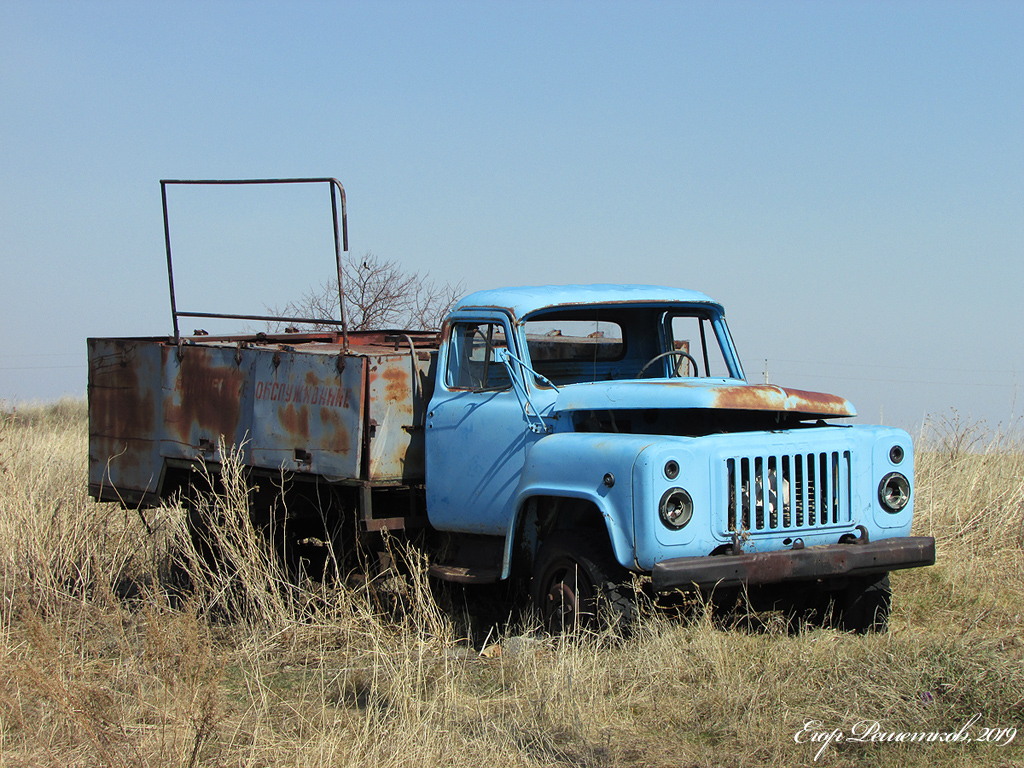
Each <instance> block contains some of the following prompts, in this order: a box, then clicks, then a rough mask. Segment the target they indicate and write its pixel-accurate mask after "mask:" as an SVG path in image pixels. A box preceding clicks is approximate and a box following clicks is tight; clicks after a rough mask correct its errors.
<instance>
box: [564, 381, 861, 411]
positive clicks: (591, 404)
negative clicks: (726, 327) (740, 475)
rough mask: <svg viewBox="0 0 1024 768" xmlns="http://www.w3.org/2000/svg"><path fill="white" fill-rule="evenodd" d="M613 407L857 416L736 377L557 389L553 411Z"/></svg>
mask: <svg viewBox="0 0 1024 768" xmlns="http://www.w3.org/2000/svg"><path fill="white" fill-rule="evenodd" d="M617 408H704V409H719V408H720V409H724V410H738V411H772V412H786V413H798V414H801V415H803V416H806V417H807V418H812V417H815V418H839V417H843V416H856V415H857V411H856V409H855V408H854V407H853V404H852V403H851V402H850V401H849V400H847V399H845V398H843V397H839V396H837V395H830V394H826V393H824V392H807V391H804V390H802V389H788V388H783V387H778V386H775V385H774V384H745V383H743V382H739V381H737V380H735V379H712V380H704V379H680V380H665V379H658V380H650V381H602V382H593V383H589V384H571V385H569V386H565V387H562V388H561V389H560V390H559V392H558V398H557V399H556V400H555V408H554V409H555V410H556V411H586V410H607V409H617Z"/></svg>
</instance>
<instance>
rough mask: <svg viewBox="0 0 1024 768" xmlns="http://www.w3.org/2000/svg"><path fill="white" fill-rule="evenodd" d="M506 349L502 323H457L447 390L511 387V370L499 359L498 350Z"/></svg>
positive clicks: (449, 348)
mask: <svg viewBox="0 0 1024 768" xmlns="http://www.w3.org/2000/svg"><path fill="white" fill-rule="evenodd" d="M507 346H508V342H507V341H506V339H505V328H504V326H502V325H501V324H500V323H487V322H481V323H473V322H471V323H465V322H460V323H456V324H455V326H454V327H453V328H452V335H451V341H450V343H449V345H448V369H447V376H446V382H447V385H448V388H449V389H468V390H471V391H481V390H495V389H507V388H508V387H510V386H511V385H512V382H511V381H510V380H509V377H508V369H507V368H505V365H504V363H502V362H500V361H499V360H498V357H497V350H499V349H505V348H506V347H507Z"/></svg>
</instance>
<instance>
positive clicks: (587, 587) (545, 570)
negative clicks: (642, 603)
mask: <svg viewBox="0 0 1024 768" xmlns="http://www.w3.org/2000/svg"><path fill="white" fill-rule="evenodd" d="M530 593H531V597H532V598H533V604H534V606H536V608H537V612H538V614H539V617H540V620H541V623H542V625H543V626H544V629H546V630H547V631H548V632H551V633H552V634H559V633H565V632H573V631H576V630H578V629H580V628H581V627H582V628H585V629H596V628H599V627H601V626H602V625H611V626H626V625H628V624H630V623H632V622H633V621H634V619H635V618H636V601H635V596H634V595H633V592H632V588H631V586H630V585H629V571H627V570H626V569H625V568H623V567H622V566H621V565H619V564H618V563H617V562H616V561H615V557H614V556H613V555H612V552H611V547H610V546H609V544H608V541H607V539H606V538H605V537H604V536H602V535H600V534H595V533H592V532H588V531H572V532H569V531H558V532H556V533H554V534H552V535H551V536H549V537H548V538H547V539H546V540H545V541H544V543H543V545H541V548H540V551H539V552H538V553H537V558H536V561H535V568H534V576H533V583H532V588H531V590H530Z"/></svg>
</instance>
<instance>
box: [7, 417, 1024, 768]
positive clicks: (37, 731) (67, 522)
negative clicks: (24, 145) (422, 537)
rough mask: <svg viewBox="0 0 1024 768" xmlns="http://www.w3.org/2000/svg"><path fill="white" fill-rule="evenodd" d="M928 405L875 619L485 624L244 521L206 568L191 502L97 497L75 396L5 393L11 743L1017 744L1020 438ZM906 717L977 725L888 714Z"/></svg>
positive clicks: (793, 760)
mask: <svg viewBox="0 0 1024 768" xmlns="http://www.w3.org/2000/svg"><path fill="white" fill-rule="evenodd" d="M939 427H940V428H939V429H938V431H937V432H936V433H935V434H934V436H933V437H932V438H931V439H928V440H923V441H920V444H919V447H918V453H917V457H916V459H917V487H916V494H917V496H916V505H917V520H916V529H917V532H919V533H920V534H927V535H933V536H935V537H936V539H937V542H938V563H937V564H936V565H935V566H934V567H933V568H930V569H921V570H918V571H913V572H901V573H896V574H893V577H892V585H893V591H894V598H893V612H892V617H891V627H890V631H889V632H887V633H884V634H881V635H872V636H853V635H845V634H840V633H837V632H835V631H832V630H822V629H813V630H805V631H802V632H799V633H796V634H791V633H789V632H787V631H786V630H785V627H784V623H783V622H782V621H781V620H776V619H774V618H773V617H771V616H767V617H762V618H763V621H762V622H760V624H761V626H762V628H761V629H760V630H758V631H750V630H739V629H730V628H728V627H722V626H721V625H715V624H714V623H713V622H712V621H711V619H710V618H709V616H708V614H707V612H705V611H701V610H699V609H697V610H694V611H692V612H691V613H689V614H688V615H687V616H686V617H679V616H678V615H668V614H666V613H664V612H662V611H659V610H656V609H653V608H651V609H649V610H647V611H645V612H644V615H643V618H642V620H641V623H640V625H639V627H638V628H637V630H636V631H634V632H633V633H631V634H630V635H629V636H628V637H619V636H614V635H611V634H604V635H599V636H587V637H580V638H572V639H563V640H556V639H552V638H550V637H547V636H544V635H543V634H541V633H538V632H536V631H534V630H532V629H531V628H530V627H529V626H526V627H524V626H522V625H521V624H517V623H515V622H512V623H511V624H505V625H499V626H498V628H497V629H496V630H495V631H494V632H492V634H491V636H490V637H489V639H488V640H487V641H486V642H484V643H476V644H475V645H474V644H470V643H469V642H468V641H466V640H465V639H464V638H465V636H466V634H467V633H468V631H469V629H471V628H472V627H468V626H467V622H471V621H472V619H471V618H467V615H466V614H467V612H466V610H465V608H464V607H463V608H457V609H449V610H447V611H445V610H441V609H440V608H439V607H438V604H437V603H436V602H435V601H434V600H433V599H432V597H431V592H430V589H429V587H428V585H427V584H426V581H425V579H423V578H422V577H419V576H417V572H418V568H417V564H416V563H415V562H412V563H411V570H412V571H413V578H411V579H409V580H405V581H402V582H400V583H397V584H395V585H392V594H394V595H398V596H399V598H400V600H399V601H398V602H399V604H400V605H401V606H402V607H403V610H401V611H396V610H395V609H394V604H395V601H393V600H384V599H383V598H382V593H380V592H377V591H374V592H371V591H369V590H367V589H366V588H363V587H360V586H358V585H349V586H329V587H325V586H322V585H318V584H307V585H303V586H298V587H285V586H283V585H282V583H281V579H280V574H279V573H278V571H277V568H276V565H275V563H274V562H273V560H272V559H270V558H268V557H267V556H266V555H265V554H264V553H263V550H262V549H261V548H260V547H259V546H258V542H256V541H254V540H253V539H252V537H251V536H250V535H249V532H248V531H247V530H246V529H244V528H241V527H239V528H237V529H236V530H234V531H231V532H229V538H228V540H227V544H226V545H225V546H230V547H232V548H235V549H234V550H233V551H235V552H236V554H235V556H234V560H233V561H234V562H236V563H239V566H238V567H239V569H240V570H239V572H238V573H237V574H236V575H235V578H234V579H232V580H230V583H228V580H226V579H224V578H222V577H221V576H219V575H217V574H211V573H209V572H207V571H204V570H203V568H202V567H201V566H200V565H199V564H198V563H197V562H196V561H194V560H189V559H188V558H187V557H185V556H182V555H181V554H175V553H180V552H182V551H186V552H187V550H188V537H187V535H186V531H185V526H184V522H183V513H182V511H181V510H180V509H179V508H174V507H169V508H166V509H160V510H148V511H147V512H146V519H145V521H143V520H142V519H141V518H140V516H139V515H138V514H137V513H135V512H132V511H125V510H123V509H120V508H119V507H117V506H115V505H110V504H95V503H93V502H92V501H91V500H90V499H89V498H88V496H87V494H86V463H87V456H86V453H87V444H86V443H87V436H86V416H85V407H84V404H82V403H79V402H61V403H58V404H56V405H51V406H45V407H35V408H24V409H19V410H18V411H17V412H16V413H12V412H11V411H10V409H8V410H7V411H5V412H4V414H3V415H2V416H0V563H2V571H0V590H2V595H0V600H2V602H0V766H20V765H26V766H27V765H33V766H36V765H54V766H96V765H101V766H135V765H153V766H165V765H169V766H199V765H215V766H271V765H274V766H277V765H280V766H316V767H317V768H320V767H322V766H333V765H350V766H367V765H373V764H379V765H387V766H392V765H395V766H410V767H415V768H433V767H434V766H437V767H438V768H440V767H441V766H491V767H492V768H494V767H497V766H594V767H595V768H596V767H597V766H673V767H680V766H762V765H769V766H790V765H812V764H816V765H827V766H860V765H868V766H873V765H878V766H883V765H885V766H888V765H921V766H925V765H927V766H953V765H963V766H968V765H994V766H999V765H1003V766H1009V765H1024V639H1022V636H1021V621H1022V618H1024V617H1022V613H1024V444H1022V443H1020V442H1018V441H1016V440H1013V439H1006V438H1000V437H998V436H993V435H988V434H984V433H982V432H981V431H980V430H978V428H977V427H976V425H972V424H970V423H966V424H965V423H961V422H959V421H957V420H956V419H955V418H953V419H946V420H944V421H943V422H942V423H941V424H940V425H939ZM221 503H222V504H224V505H225V506H226V507H228V509H229V510H230V508H231V507H232V506H237V504H238V503H239V502H238V493H237V488H236V487H235V486H233V484H232V483H231V482H229V483H227V493H226V498H225V499H224V500H222V502H221ZM229 517H230V515H229ZM182 563H184V565H182ZM183 569H184V570H185V571H191V573H190V575H188V576H187V578H188V580H190V581H191V582H192V583H193V584H194V585H196V587H197V588H196V589H194V590H192V591H188V590H182V589H180V588H178V587H180V585H181V584H182V583H183V582H184V581H185V580H186V576H185V575H184V574H183V573H182V571H183ZM176 585H177V586H176ZM452 597H454V599H451V598H452ZM461 597H463V598H464V599H472V597H473V596H472V595H469V596H468V598H467V597H465V596H461ZM445 604H451V605H456V606H458V605H464V602H463V601H460V596H458V595H455V596H450V599H449V601H445ZM227 617H230V619H229V618H227ZM476 629H477V630H478V631H480V630H481V628H479V627H477V628H476ZM808 723H811V724H810V725H808ZM872 723H877V731H875V730H872V729H873V728H875V726H872V725H871V724H872ZM1008 728H1019V729H1022V733H1021V734H1020V736H1019V737H1015V738H1014V739H1013V741H1012V742H1011V743H1009V744H1006V743H1005V742H1006V741H1007V740H1008V739H1009V736H1010V734H1009V733H1001V732H1000V731H999V729H1008ZM985 729H992V730H985ZM835 733H841V734H842V735H843V737H844V738H843V740H842V741H840V740H839V739H838V738H831V740H830V741H828V742H827V743H826V741H822V740H821V739H823V738H824V739H829V738H830V737H831V735H833V734H835ZM897 733H939V734H945V735H948V734H951V733H959V734H960V735H961V736H965V735H969V737H970V740H962V741H948V740H932V741H925V742H923V743H922V742H921V741H908V740H904V741H896V740H889V741H879V740H877V739H878V737H879V735H880V734H890V735H892V734H897ZM825 734H828V736H825ZM872 736H874V738H875V739H876V740H872ZM812 737H813V738H812ZM854 737H860V739H861V740H860V741H854V740H853V738H854ZM985 738H988V739H990V741H984V740H979V739H985ZM798 741H799V742H800V743H798ZM993 741H995V742H997V743H993ZM998 742H1002V743H998Z"/></svg>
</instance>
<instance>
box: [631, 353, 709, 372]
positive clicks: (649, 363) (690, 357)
mask: <svg viewBox="0 0 1024 768" xmlns="http://www.w3.org/2000/svg"><path fill="white" fill-rule="evenodd" d="M670 355H678V356H679V357H685V358H686V359H687V360H689V361H690V362H691V363H693V372H694V374H695V375H696V376H698V377H699V376H700V367H699V366H698V365H697V358H695V357H694V356H693V355H691V354H690V353H689V352H686V351H685V350H682V349H670V350H669V351H668V352H662V353H661V354H660V355H655V356H654V357H652V358H651V359H650V360H648V361H647V364H646V365H644V367H643V368H641V369H640V372H639V373H638V374H637V375H636V377H637V378H638V379H640V378H643V375H644V371H646V370H647V369H648V368H650V367H651V366H652V365H654V364H655V363H656V362H658V361H659V360H661V358H663V357H669V356H670ZM676 375H677V376H678V375H679V363H676Z"/></svg>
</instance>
